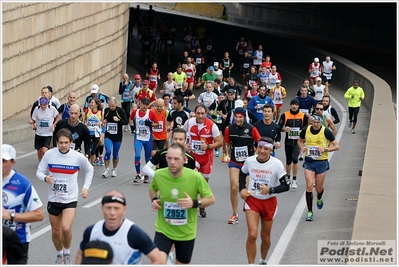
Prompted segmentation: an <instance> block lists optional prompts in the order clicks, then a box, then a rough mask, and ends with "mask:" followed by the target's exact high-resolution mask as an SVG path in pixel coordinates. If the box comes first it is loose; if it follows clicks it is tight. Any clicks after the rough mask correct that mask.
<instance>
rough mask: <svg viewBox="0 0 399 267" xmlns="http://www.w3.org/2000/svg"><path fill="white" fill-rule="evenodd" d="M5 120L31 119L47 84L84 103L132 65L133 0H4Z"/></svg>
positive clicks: (111, 85)
mask: <svg viewBox="0 0 399 267" xmlns="http://www.w3.org/2000/svg"><path fill="white" fill-rule="evenodd" d="M2 5H3V13H2V16H3V91H2V93H3V120H7V119H9V118H11V117H12V118H13V119H15V118H26V119H28V118H29V111H30V108H31V106H32V103H33V102H34V101H35V100H36V99H37V98H38V97H39V96H40V89H41V88H42V87H43V86H46V85H51V86H52V88H53V90H54V96H56V97H57V98H59V99H60V101H61V103H63V102H65V101H66V96H67V94H68V93H69V92H71V91H74V92H75V93H76V94H77V97H78V100H77V103H78V104H83V101H84V98H85V96H87V95H88V94H89V91H90V86H91V84H93V83H96V84H98V85H99V86H100V90H101V91H102V92H104V93H107V94H112V93H113V92H115V91H116V90H117V86H118V82H119V81H120V79H121V74H122V73H124V72H125V70H126V54H127V28H128V21H129V3H116V2H114V3H73V2H70V3H69V2H68V3H51V2H48V3H18V2H16V3H11V2H10V3H3V4H2Z"/></svg>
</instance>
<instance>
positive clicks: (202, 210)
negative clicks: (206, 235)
mask: <svg viewBox="0 0 399 267" xmlns="http://www.w3.org/2000/svg"><path fill="white" fill-rule="evenodd" d="M199 216H200V217H201V218H206V211H205V208H200V209H199Z"/></svg>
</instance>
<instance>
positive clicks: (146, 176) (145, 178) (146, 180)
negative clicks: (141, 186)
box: [144, 175, 150, 184]
mask: <svg viewBox="0 0 399 267" xmlns="http://www.w3.org/2000/svg"><path fill="white" fill-rule="evenodd" d="M149 181H150V178H148V175H144V183H145V184H148V183H149Z"/></svg>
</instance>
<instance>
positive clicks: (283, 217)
mask: <svg viewBox="0 0 399 267" xmlns="http://www.w3.org/2000/svg"><path fill="white" fill-rule="evenodd" d="M168 17H169V18H170V19H174V20H175V22H176V23H177V24H178V25H179V26H178V29H179V30H181V29H182V28H183V26H184V25H185V24H186V22H187V19H181V18H179V17H177V16H172V15H170V14H169V15H168ZM158 18H159V17H158ZM193 25H194V26H196V21H195V20H193ZM206 27H207V29H209V31H210V32H211V33H212V36H213V39H214V42H215V43H216V47H217V59H221V58H222V57H223V52H224V51H225V50H230V51H233V49H234V47H235V44H236V42H237V39H238V38H239V37H240V36H241V35H245V34H246V35H248V31H247V30H244V29H242V28H231V29H230V28H228V27H223V28H220V27H218V25H217V24H215V23H210V22H207V24H206ZM222 35H223V36H224V37H222ZM254 37H255V36H254ZM251 38H252V37H251ZM268 38H270V36H268V35H263V34H262V33H257V35H256V38H252V39H259V40H268ZM255 43H257V42H255ZM131 47H132V53H131V54H130V55H129V62H130V64H132V66H133V67H134V68H135V69H136V70H137V71H138V72H139V73H140V74H141V75H143V74H145V71H146V70H147V69H148V67H146V66H144V65H143V62H144V59H143V58H142V56H141V52H140V50H139V47H140V46H139V44H138V40H137V37H135V39H134V40H133V42H132V44H131ZM181 47H182V42H181V41H180V40H178V41H177V43H176V51H175V52H176V54H174V57H173V59H172V64H171V67H169V66H167V64H166V55H161V54H160V53H159V52H156V54H155V56H156V58H157V59H158V58H159V59H158V61H159V67H160V70H161V75H162V79H163V80H165V78H166V74H167V72H168V71H172V70H174V66H175V63H176V61H175V60H176V59H177V58H178V57H179V56H180V55H181V54H182V52H180V51H182V50H180V51H179V53H177V51H178V50H179V49H180V48H181ZM264 47H265V46H264ZM264 50H266V52H267V53H268V54H270V55H271V57H272V62H273V63H274V64H276V65H277V68H278V71H279V72H280V73H281V75H282V77H283V83H282V85H283V86H284V87H285V88H286V89H287V92H288V96H287V98H286V100H285V104H284V106H283V109H282V110H283V111H286V110H288V108H289V100H290V99H292V98H293V97H294V94H295V93H296V92H297V90H298V89H299V87H300V85H301V84H302V77H305V76H306V67H307V66H298V65H296V62H293V61H291V60H290V59H287V58H284V51H278V50H276V49H275V50H273V51H268V50H267V49H265V48H264ZM237 69H238V68H236V70H237ZM304 69H305V70H304ZM233 75H237V73H236V72H233ZM235 77H237V79H239V77H240V76H235ZM345 89H346V88H345ZM345 89H344V88H336V87H335V86H334V85H333V86H332V87H331V90H330V91H331V95H332V96H333V102H332V105H333V106H334V107H335V108H336V109H337V110H338V112H339V115H340V118H341V123H340V124H338V128H339V130H338V135H337V139H339V144H340V147H341V150H339V151H338V152H335V153H331V156H332V157H331V160H330V167H331V169H330V170H329V171H328V174H327V178H326V181H325V194H324V200H325V205H324V208H323V209H322V210H320V211H319V210H316V209H315V220H314V221H313V222H305V220H304V218H305V203H304V198H303V195H304V190H305V185H304V176H303V168H302V166H300V168H299V173H298V174H299V175H298V189H296V190H290V191H288V192H285V193H282V194H280V195H279V196H278V201H279V208H278V212H277V215H276V217H275V220H274V225H273V230H272V237H271V239H272V247H271V248H270V251H269V254H268V259H269V264H277V263H280V264H289V265H291V264H317V240H337V239H351V234H352V226H353V220H354V216H355V211H356V201H352V200H356V198H357V197H358V190H359V185H360V179H361V177H359V176H358V170H360V169H361V168H362V164H363V156H364V151H365V145H366V143H365V141H366V138H367V134H368V126H369V125H368V121H369V117H370V111H369V110H368V109H367V108H365V107H362V108H361V110H360V113H359V122H358V126H357V132H356V134H355V135H352V134H350V130H349V128H348V127H347V118H346V116H347V114H346V111H345V109H346V101H345V100H344V99H343V93H344V90H345ZM116 91H117V86H115V92H116ZM199 91H200V90H196V91H195V94H196V95H197V96H198V94H199V93H200V92H199ZM195 104H196V101H191V103H190V107H194V106H195ZM15 147H16V149H17V151H18V159H17V163H16V165H15V168H16V169H17V170H18V171H19V172H21V173H23V174H25V175H26V176H27V177H29V178H30V179H31V181H32V183H33V185H34V186H35V188H36V190H37V191H38V193H39V195H40V197H41V199H42V201H43V202H44V203H46V202H47V187H46V185H45V184H44V183H43V182H41V181H39V180H38V179H37V178H36V176H35V172H36V168H37V165H38V161H37V157H36V153H35V152H34V151H33V141H27V142H24V143H20V144H17V145H16V146H15ZM276 157H277V158H279V159H280V160H282V161H283V163H285V156H284V150H283V148H281V149H279V150H277V152H276ZM143 164H144V161H142V166H143ZM300 165H301V164H300ZM102 172H103V168H102V167H95V175H94V178H93V182H92V186H91V188H90V191H89V196H88V198H87V199H82V198H80V199H79V202H78V208H77V214H76V218H75V222H74V224H73V233H74V234H73V240H72V247H71V250H72V251H71V252H72V256H73V257H75V255H76V252H77V250H78V247H79V243H80V241H81V238H82V234H83V231H84V229H85V228H86V227H87V226H88V225H91V224H93V223H95V222H96V221H98V220H100V219H102V214H101V210H100V204H99V199H101V197H102V195H103V194H104V193H105V192H106V191H107V190H109V189H118V190H120V191H122V192H123V193H124V194H125V196H126V197H127V205H128V211H127V214H126V217H127V218H129V219H131V220H133V221H134V222H136V223H137V224H138V225H139V226H140V227H141V228H142V229H144V231H146V232H147V233H148V234H149V235H150V236H151V237H153V236H154V222H155V218H156V214H155V213H153V212H152V211H151V209H150V199H149V195H148V190H149V185H146V184H139V185H135V184H133V182H132V181H133V178H134V176H135V175H136V172H135V169H134V150H133V136H132V135H131V134H130V133H126V132H125V133H124V140H123V145H122V148H121V151H120V162H119V166H118V177H116V178H107V179H104V178H102V177H101V173H102ZM209 183H210V186H211V189H212V191H213V193H214V195H215V197H216V203H215V204H214V205H213V206H211V207H209V208H207V212H208V218H206V219H202V218H199V222H198V233H197V239H196V244H195V249H194V255H193V258H192V264H246V263H247V259H246V252H245V241H246V236H247V227H246V222H245V214H244V212H242V211H241V210H239V223H238V224H236V225H228V224H227V220H228V218H229V217H230V215H231V213H232V211H231V207H230V198H229V178H228V168H227V164H225V163H222V162H221V161H220V158H215V163H214V168H213V173H212V176H211V179H210V182H209ZM82 184H83V175H82V174H81V175H80V176H79V185H80V186H81V185H82ZM242 204H243V202H242V200H239V207H241V206H242ZM45 214H46V216H45V219H44V220H43V221H42V222H38V223H34V224H33V225H32V233H33V240H32V242H31V245H30V250H29V251H30V252H29V264H53V263H54V260H55V255H56V251H55V248H54V246H53V244H52V241H51V230H50V227H49V221H48V216H47V212H45ZM258 244H259V242H258ZM258 258H259V248H258V254H257V259H258ZM143 263H145V264H146V263H148V260H147V259H145V260H144V261H143Z"/></svg>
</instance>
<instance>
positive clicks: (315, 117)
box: [312, 115, 321, 121]
mask: <svg viewBox="0 0 399 267" xmlns="http://www.w3.org/2000/svg"><path fill="white" fill-rule="evenodd" d="M312 121H321V117H320V116H318V115H312Z"/></svg>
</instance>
